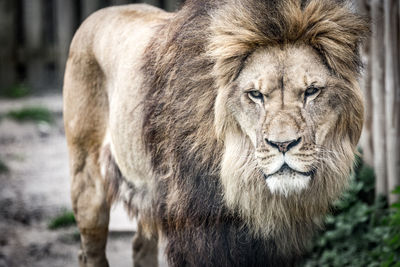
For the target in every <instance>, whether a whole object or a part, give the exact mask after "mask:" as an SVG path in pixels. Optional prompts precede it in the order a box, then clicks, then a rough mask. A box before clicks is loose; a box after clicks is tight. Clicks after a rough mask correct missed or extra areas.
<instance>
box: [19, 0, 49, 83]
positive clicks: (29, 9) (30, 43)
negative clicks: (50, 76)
mask: <svg viewBox="0 0 400 267" xmlns="http://www.w3.org/2000/svg"><path fill="white" fill-rule="evenodd" d="M22 10H23V15H22V16H23V34H24V41H25V42H24V44H25V45H24V54H23V59H24V60H25V65H26V76H27V77H26V82H27V84H28V86H30V87H32V88H34V89H35V90H38V89H40V88H41V87H42V86H44V85H45V83H46V77H44V76H45V73H44V62H43V60H42V58H41V54H42V52H43V51H41V50H42V44H43V42H42V41H43V35H42V34H43V18H42V10H43V1H42V0H35V1H33V0H23V2H22Z"/></svg>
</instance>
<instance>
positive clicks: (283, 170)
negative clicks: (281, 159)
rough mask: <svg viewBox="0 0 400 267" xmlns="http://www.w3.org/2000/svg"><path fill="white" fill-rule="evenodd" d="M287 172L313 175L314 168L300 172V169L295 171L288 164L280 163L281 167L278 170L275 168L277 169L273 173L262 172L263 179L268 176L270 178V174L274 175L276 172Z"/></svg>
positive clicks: (280, 173)
mask: <svg viewBox="0 0 400 267" xmlns="http://www.w3.org/2000/svg"><path fill="white" fill-rule="evenodd" d="M287 172H290V173H296V174H301V175H304V176H310V177H313V175H314V173H315V170H311V171H309V172H301V171H297V170H295V169H292V168H290V167H289V165H287V164H286V163H285V164H283V165H282V167H281V168H280V169H279V170H277V171H276V172H274V173H271V174H265V173H264V178H265V179H268V178H270V177H271V176H274V175H277V174H278V175H282V174H284V173H287Z"/></svg>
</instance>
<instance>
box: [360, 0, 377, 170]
mask: <svg viewBox="0 0 400 267" xmlns="http://www.w3.org/2000/svg"><path fill="white" fill-rule="evenodd" d="M368 2H369V1H366V0H358V1H357V8H358V11H359V12H360V13H361V14H363V15H364V16H367V17H371V14H370V13H369V4H368ZM370 43H371V37H370V36H368V39H367V40H366V41H365V43H364V45H363V47H362V49H361V56H362V59H363V63H364V66H365V67H364V72H363V75H362V77H361V80H360V86H361V90H362V91H363V94H364V99H365V112H364V114H365V116H364V128H363V132H362V135H361V139H360V146H361V148H362V150H363V160H364V162H365V163H367V164H368V165H369V166H374V151H373V140H372V138H373V136H372V110H373V105H372V94H371V61H370V58H369V55H370V51H371V47H370Z"/></svg>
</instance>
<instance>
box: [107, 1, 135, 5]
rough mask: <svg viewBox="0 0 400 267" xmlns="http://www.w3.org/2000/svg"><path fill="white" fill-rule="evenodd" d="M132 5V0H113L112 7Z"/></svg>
mask: <svg viewBox="0 0 400 267" xmlns="http://www.w3.org/2000/svg"><path fill="white" fill-rule="evenodd" d="M130 3H132V1H130V0H111V5H113V6H115V5H127V4H130Z"/></svg>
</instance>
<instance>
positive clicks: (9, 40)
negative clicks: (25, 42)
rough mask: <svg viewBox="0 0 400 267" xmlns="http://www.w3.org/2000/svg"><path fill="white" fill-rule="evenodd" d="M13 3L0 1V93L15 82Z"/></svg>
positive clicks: (4, 0) (7, 0) (5, 0)
mask: <svg viewBox="0 0 400 267" xmlns="http://www.w3.org/2000/svg"><path fill="white" fill-rule="evenodd" d="M15 10H16V8H15V1H9V0H0V29H1V30H0V47H1V49H0V92H1V91H2V90H4V89H8V88H9V87H11V86H12V85H13V84H15V82H16V78H17V77H16V76H17V75H16V58H15V56H16V54H15V52H16V51H15V40H16V39H15V38H16V36H15V26H14V25H15Z"/></svg>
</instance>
